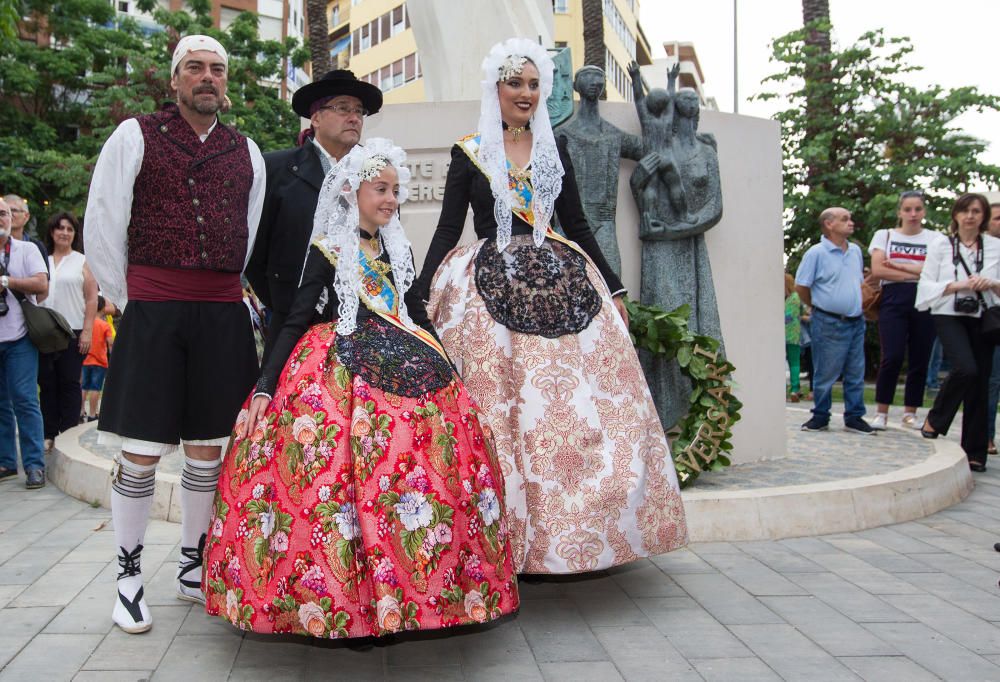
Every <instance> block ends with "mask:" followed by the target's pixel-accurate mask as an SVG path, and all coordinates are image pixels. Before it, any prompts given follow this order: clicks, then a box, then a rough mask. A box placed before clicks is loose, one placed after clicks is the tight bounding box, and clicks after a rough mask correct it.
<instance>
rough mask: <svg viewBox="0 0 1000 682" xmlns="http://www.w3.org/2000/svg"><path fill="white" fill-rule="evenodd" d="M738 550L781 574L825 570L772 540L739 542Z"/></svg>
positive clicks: (823, 571) (821, 571)
mask: <svg viewBox="0 0 1000 682" xmlns="http://www.w3.org/2000/svg"><path fill="white" fill-rule="evenodd" d="M740 550H741V551H742V552H744V553H745V554H748V555H750V556H752V557H753V558H754V559H757V561H759V562H761V563H762V564H764V565H765V566H767V567H769V568H770V569H771V570H774V571H777V572H778V573H781V574H786V573H825V572H826V569H825V568H823V567H822V566H820V565H819V564H817V563H815V562H812V561H809V560H808V559H806V558H805V557H804V556H802V555H801V554H799V553H798V552H795V551H793V550H791V549H789V548H788V547H785V546H784V545H782V544H780V543H778V542H774V541H773V540H763V541H758V542H741V543H740Z"/></svg>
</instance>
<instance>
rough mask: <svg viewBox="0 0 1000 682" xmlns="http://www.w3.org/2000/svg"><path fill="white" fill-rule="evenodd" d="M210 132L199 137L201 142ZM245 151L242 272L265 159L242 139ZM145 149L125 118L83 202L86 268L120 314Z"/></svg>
mask: <svg viewBox="0 0 1000 682" xmlns="http://www.w3.org/2000/svg"><path fill="white" fill-rule="evenodd" d="M214 128H215V124H213V125H212V128H209V131H208V133H206V134H205V135H202V136H201V141H202V142H204V141H205V140H206V139H207V138H208V135H209V133H211V132H212V130H213V129H214ZM247 148H248V150H249V152H250V161H251V163H252V165H253V184H252V185H251V187H250V199H249V201H248V202H247V228H248V230H247V253H246V259H245V260H244V262H243V266H244V267H246V263H247V261H249V259H250V253H251V252H252V251H253V243H254V239H255V238H256V237H257V225H258V223H260V215H261V211H262V210H263V207H264V180H265V170H264V157H263V156H262V155H261V153H260V149H259V148H258V147H257V144H256V143H255V142H254V141H253V140H251V139H250V138H247ZM144 152H145V143H144V141H143V138H142V129H141V128H140V127H139V122H138V121H137V120H135V119H134V118H130V119H128V120H126V121H122V123H121V124H120V125H119V126H118V127H117V128H115V131H114V132H113V133H111V137H109V138H108V141H107V142H105V143H104V147H103V148H102V149H101V154H100V156H99V157H98V158H97V165H96V166H95V167H94V175H93V178H92V179H91V181H90V193H89V194H88V196H87V212H86V214H85V218H86V229H84V231H83V243H84V250H85V251H86V252H87V265H89V266H90V270H91V272H93V274H94V277H95V278H96V279H97V282H98V284H99V285H100V287H101V291H102V293H103V294H104V296H105V298H107V299H108V300H110V301H111V302H112V303H114V304H115V305H116V306H117V307H118V309H119V310H124V309H125V304H126V303H127V302H128V286H127V284H126V281H125V274H126V271H127V268H128V226H129V223H130V222H131V219H132V186H133V185H134V184H135V179H136V177H137V176H138V175H139V170H140V169H141V168H142V160H143V154H144Z"/></svg>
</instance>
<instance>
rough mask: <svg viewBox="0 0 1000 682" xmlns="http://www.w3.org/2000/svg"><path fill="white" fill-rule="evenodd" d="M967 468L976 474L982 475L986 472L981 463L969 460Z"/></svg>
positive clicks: (984, 466)
mask: <svg viewBox="0 0 1000 682" xmlns="http://www.w3.org/2000/svg"><path fill="white" fill-rule="evenodd" d="M969 468H970V469H972V470H973V471H975V472H977V473H982V472H984V471H986V465H985V464H983V463H982V462H973V461H972V460H971V459H970V460H969Z"/></svg>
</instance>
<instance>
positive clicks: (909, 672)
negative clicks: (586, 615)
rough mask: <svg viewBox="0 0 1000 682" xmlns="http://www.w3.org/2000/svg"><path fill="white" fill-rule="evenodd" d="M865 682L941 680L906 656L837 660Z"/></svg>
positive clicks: (855, 657) (930, 681) (924, 681)
mask: <svg viewBox="0 0 1000 682" xmlns="http://www.w3.org/2000/svg"><path fill="white" fill-rule="evenodd" d="M837 660H838V661H840V662H841V664H843V665H844V666H845V667H846V668H848V669H850V670H851V672H853V673H854V674H855V675H857V676H858V677H860V678H861V679H863V680H865V682H900V681H901V680H906V682H935V681H936V680H940V679H941V678H940V677H938V676H937V675H935V674H933V673H931V672H930V671H928V670H926V669H924V668H922V667H920V666H919V665H917V664H916V663H914V662H913V661H911V660H910V659H908V658H906V657H905V656H852V657H841V658H838V659H837Z"/></svg>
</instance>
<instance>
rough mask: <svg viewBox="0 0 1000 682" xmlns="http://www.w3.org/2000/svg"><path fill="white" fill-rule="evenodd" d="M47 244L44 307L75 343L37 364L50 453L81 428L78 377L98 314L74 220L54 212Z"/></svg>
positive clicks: (43, 356) (93, 282) (44, 356)
mask: <svg viewBox="0 0 1000 682" xmlns="http://www.w3.org/2000/svg"><path fill="white" fill-rule="evenodd" d="M45 245H46V247H47V248H48V250H49V254H50V255H49V272H50V273H52V280H51V282H50V283H49V295H48V298H46V299H45V303H44V305H45V307H47V308H52V309H53V310H55V311H57V312H58V313H60V314H62V316H63V317H65V318H66V321H67V322H69V326H70V327H71V328H72V329H73V333H74V334H76V338H77V342H76V344H72V343H71V344H70V345H69V347H68V348H66V350H63V351H58V352H56V353H42V354H41V356H40V357H39V361H38V387H39V391H40V396H41V401H42V418H43V419H44V421H45V446H46V448H47V449H51V447H52V444H53V443H54V441H55V437H56V436H57V435H59V434H60V433H62V432H63V431H66V430H68V429H71V428H73V427H74V426H76V425H77V424H79V423H80V411H81V409H80V408H81V406H82V405H81V403H82V393H81V387H80V373H81V369H82V367H83V359H84V358H85V357H87V353H88V352H89V351H90V339H91V336H92V334H93V330H94V317H95V316H96V315H97V280H95V279H94V276H93V275H92V274H90V268H89V267H88V266H87V259H86V258H84V256H83V233H82V231H81V230H80V223H79V221H78V220H77V219H76V218H75V217H74V216H73V215H71V214H69V213H57V214H56V215H54V216H52V217H51V218H50V219H49V222H48V226H47V230H46V232H45Z"/></svg>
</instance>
